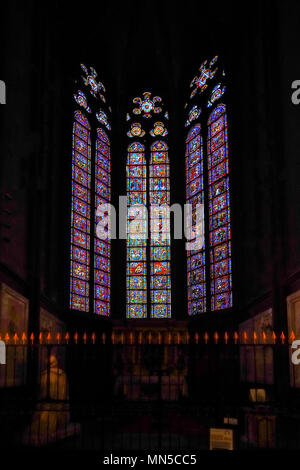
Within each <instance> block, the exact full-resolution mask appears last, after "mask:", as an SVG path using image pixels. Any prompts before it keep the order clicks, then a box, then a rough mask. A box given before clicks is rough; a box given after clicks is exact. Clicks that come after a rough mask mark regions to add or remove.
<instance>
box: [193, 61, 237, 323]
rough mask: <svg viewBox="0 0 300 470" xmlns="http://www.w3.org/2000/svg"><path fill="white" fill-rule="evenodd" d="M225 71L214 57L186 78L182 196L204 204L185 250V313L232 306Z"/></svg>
mask: <svg viewBox="0 0 300 470" xmlns="http://www.w3.org/2000/svg"><path fill="white" fill-rule="evenodd" d="M224 82H225V72H224V69H223V67H222V64H221V61H220V60H219V59H218V57H217V56H216V57H214V58H213V59H212V60H211V61H210V62H208V61H207V60H206V61H204V62H203V63H202V65H201V67H200V69H199V75H197V76H196V77H195V78H194V79H193V80H192V82H191V88H192V92H191V94H190V99H189V103H188V104H186V109H187V120H186V123H185V126H186V128H187V129H188V131H187V137H186V200H187V202H188V203H190V204H192V211H193V218H192V220H193V222H192V224H195V225H196V224H197V221H196V218H195V217H194V215H195V210H196V205H197V204H203V205H204V230H203V234H204V239H203V246H202V248H201V249H200V250H198V251H196V250H191V251H189V252H188V261H187V270H188V313H189V315H196V314H198V313H203V312H206V311H216V310H224V309H227V308H230V307H232V270H231V215H230V184H229V153H228V133H227V130H228V129H227V113H226V106H225V104H224V103H220V99H221V97H222V101H223V102H224V96H223V95H224V93H225V92H226V87H225V84H224Z"/></svg>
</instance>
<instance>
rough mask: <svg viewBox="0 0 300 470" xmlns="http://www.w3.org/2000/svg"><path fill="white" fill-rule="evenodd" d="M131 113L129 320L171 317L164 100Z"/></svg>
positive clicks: (140, 103) (142, 103)
mask: <svg viewBox="0 0 300 470" xmlns="http://www.w3.org/2000/svg"><path fill="white" fill-rule="evenodd" d="M133 103H134V104H135V105H136V106H135V107H134V109H133V112H132V114H127V121H128V125H129V130H128V132H127V136H128V137H129V139H131V140H134V142H133V143H130V145H129V146H128V149H127V205H128V217H127V313H126V315H127V318H170V317H171V266H170V263H171V259H170V223H169V211H168V205H169V203H170V181H169V149H168V144H167V141H166V136H167V134H168V131H167V128H166V121H167V119H168V113H167V112H165V111H163V105H162V99H161V98H160V97H158V96H155V97H153V98H151V93H150V92H145V93H143V96H142V98H139V97H138V98H134V100H133Z"/></svg>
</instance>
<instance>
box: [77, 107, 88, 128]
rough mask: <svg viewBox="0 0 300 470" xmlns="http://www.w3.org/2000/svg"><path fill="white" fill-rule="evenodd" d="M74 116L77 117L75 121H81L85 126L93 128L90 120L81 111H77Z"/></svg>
mask: <svg viewBox="0 0 300 470" xmlns="http://www.w3.org/2000/svg"><path fill="white" fill-rule="evenodd" d="M74 117H75V121H77V122H80V124H82V125H83V126H85V127H86V128H87V129H88V130H90V129H91V126H90V123H89V121H88V120H87V118H86V117H85V115H84V114H83V113H82V112H81V111H75V113H74Z"/></svg>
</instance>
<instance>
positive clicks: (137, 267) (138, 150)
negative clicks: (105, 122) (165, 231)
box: [126, 142, 147, 318]
mask: <svg viewBox="0 0 300 470" xmlns="http://www.w3.org/2000/svg"><path fill="white" fill-rule="evenodd" d="M126 173H127V312H126V316H127V318H146V317H147V264H146V256H147V253H146V251H147V220H145V214H144V212H143V211H142V210H139V208H136V207H135V205H139V204H146V190H147V186H146V183H147V180H146V177H147V167H146V160H145V148H144V146H143V145H142V144H140V143H138V142H133V143H132V144H131V145H130V146H129V147H128V156H127V166H126Z"/></svg>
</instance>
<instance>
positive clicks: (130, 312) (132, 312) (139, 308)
mask: <svg viewBox="0 0 300 470" xmlns="http://www.w3.org/2000/svg"><path fill="white" fill-rule="evenodd" d="M146 317H147V306H146V305H132V304H128V305H127V318H146Z"/></svg>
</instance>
